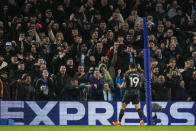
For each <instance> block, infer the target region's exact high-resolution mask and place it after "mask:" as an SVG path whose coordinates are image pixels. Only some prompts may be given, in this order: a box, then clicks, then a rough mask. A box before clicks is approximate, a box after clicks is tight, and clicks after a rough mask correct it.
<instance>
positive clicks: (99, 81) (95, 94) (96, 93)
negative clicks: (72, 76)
mask: <svg viewBox="0 0 196 131" xmlns="http://www.w3.org/2000/svg"><path fill="white" fill-rule="evenodd" d="M102 77H103V76H102V75H101V73H100V72H99V69H98V68H96V69H95V70H94V73H93V75H92V76H91V77H89V83H90V84H91V87H90V88H89V89H88V100H104V98H103V86H104V79H103V78H102Z"/></svg>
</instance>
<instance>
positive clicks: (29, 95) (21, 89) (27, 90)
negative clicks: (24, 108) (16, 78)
mask: <svg viewBox="0 0 196 131" xmlns="http://www.w3.org/2000/svg"><path fill="white" fill-rule="evenodd" d="M18 84H19V85H18V87H17V94H16V95H17V98H16V100H20V101H24V100H25V101H27V100H31V101H33V100H35V89H34V87H33V86H32V85H31V76H30V75H28V74H24V75H23V76H22V80H21V83H18Z"/></svg>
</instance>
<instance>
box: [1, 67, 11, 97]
mask: <svg viewBox="0 0 196 131" xmlns="http://www.w3.org/2000/svg"><path fill="white" fill-rule="evenodd" d="M0 87H1V88H0V89H1V94H0V100H9V99H10V89H9V86H8V73H7V72H5V71H0Z"/></svg>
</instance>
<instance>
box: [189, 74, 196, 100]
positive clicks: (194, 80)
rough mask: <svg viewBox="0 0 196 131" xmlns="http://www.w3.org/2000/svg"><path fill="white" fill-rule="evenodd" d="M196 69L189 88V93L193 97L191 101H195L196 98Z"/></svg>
mask: <svg viewBox="0 0 196 131" xmlns="http://www.w3.org/2000/svg"><path fill="white" fill-rule="evenodd" d="M195 87H196V71H195V70H194V71H193V74H192V80H191V81H190V88H189V90H188V91H189V94H190V97H191V101H195V100H196V89H195Z"/></svg>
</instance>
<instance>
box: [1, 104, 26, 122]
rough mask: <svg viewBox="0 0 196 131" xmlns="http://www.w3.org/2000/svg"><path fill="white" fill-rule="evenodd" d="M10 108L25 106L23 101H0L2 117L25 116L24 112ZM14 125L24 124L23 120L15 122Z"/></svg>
mask: <svg viewBox="0 0 196 131" xmlns="http://www.w3.org/2000/svg"><path fill="white" fill-rule="evenodd" d="M10 108H24V102H23V101H0V110H1V111H0V118H4V119H15V118H22V119H23V118H24V112H9V111H8V110H9V109H10ZM14 125H24V123H23V122H14Z"/></svg>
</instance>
